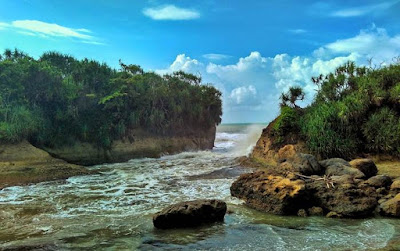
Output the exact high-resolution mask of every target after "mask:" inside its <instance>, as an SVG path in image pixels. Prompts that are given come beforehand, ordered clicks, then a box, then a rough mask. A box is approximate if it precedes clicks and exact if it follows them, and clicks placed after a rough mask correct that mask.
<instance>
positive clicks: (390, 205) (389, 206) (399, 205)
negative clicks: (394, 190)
mask: <svg viewBox="0 0 400 251" xmlns="http://www.w3.org/2000/svg"><path fill="white" fill-rule="evenodd" d="M380 209H381V214H383V215H387V216H393V217H400V193H399V194H397V195H396V196H395V197H394V198H392V199H390V200H387V201H385V202H383V203H382V204H381V205H380Z"/></svg>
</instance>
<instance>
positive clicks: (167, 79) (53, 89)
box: [0, 50, 222, 148]
mask: <svg viewBox="0 0 400 251" xmlns="http://www.w3.org/2000/svg"><path fill="white" fill-rule="evenodd" d="M120 66H121V69H120V70H115V69H112V68H110V67H109V66H108V65H106V64H104V63H99V62H97V61H94V60H90V59H86V58H85V59H83V60H77V59H75V58H74V57H72V56H69V55H64V54H60V53H57V52H47V53H44V54H43V55H42V56H41V57H40V58H39V59H34V58H32V57H30V56H28V55H27V54H25V53H22V52H20V51H18V50H14V51H11V50H6V51H5V52H4V54H3V55H2V56H1V57H0V90H1V93H0V142H18V141H21V140H23V139H28V140H30V141H31V142H34V143H36V144H38V145H44V146H49V147H55V146H60V145H64V144H73V143H74V142H75V141H81V142H89V143H92V144H95V145H97V146H99V147H102V148H110V147H111V143H112V142H113V141H114V140H116V139H122V138H126V137H128V136H129V135H130V134H131V133H132V131H133V130H135V129H138V128H140V129H142V130H145V131H147V132H149V133H154V134H158V135H185V134H188V133H192V132H193V131H196V130H205V129H209V128H210V127H211V126H215V125H216V124H219V123H220V122H221V115H222V108H221V106H222V104H221V93H220V92H219V91H218V90H217V89H216V88H214V87H212V86H211V85H209V84H201V78H199V77H197V76H194V75H192V74H188V73H184V72H176V73H173V74H167V75H165V76H160V75H158V74H156V73H154V72H145V71H144V70H143V69H142V68H141V67H140V66H138V65H134V64H132V65H126V64H124V63H122V62H120Z"/></svg>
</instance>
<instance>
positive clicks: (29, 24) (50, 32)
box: [11, 20, 93, 40]
mask: <svg viewBox="0 0 400 251" xmlns="http://www.w3.org/2000/svg"><path fill="white" fill-rule="evenodd" d="M11 25H12V26H13V27H15V28H19V29H22V30H27V31H30V32H33V33H36V34H41V35H47V36H53V37H73V38H79V39H84V40H91V39H93V37H92V36H90V35H87V34H85V33H84V32H83V31H82V29H80V31H79V30H78V29H72V28H68V27H65V26H61V25H58V24H52V23H45V22H42V21H38V20H16V21H13V22H12V23H11ZM86 32H87V30H86Z"/></svg>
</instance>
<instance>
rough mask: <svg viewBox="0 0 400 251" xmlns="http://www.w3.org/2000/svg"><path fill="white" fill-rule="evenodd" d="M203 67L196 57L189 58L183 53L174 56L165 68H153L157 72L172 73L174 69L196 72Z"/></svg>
mask: <svg viewBox="0 0 400 251" xmlns="http://www.w3.org/2000/svg"><path fill="white" fill-rule="evenodd" d="M202 68H204V65H203V63H201V62H199V61H198V60H196V59H191V58H190V57H187V56H186V55H185V54H179V55H178V56H176V58H175V60H174V62H173V63H172V64H171V65H170V66H169V67H168V68H166V69H161V70H155V72H157V73H158V74H166V73H172V72H175V71H186V72H191V73H197V72H198V71H201V70H202Z"/></svg>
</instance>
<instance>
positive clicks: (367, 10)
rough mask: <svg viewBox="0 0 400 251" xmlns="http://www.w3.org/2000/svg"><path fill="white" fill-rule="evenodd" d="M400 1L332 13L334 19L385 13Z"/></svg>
mask: <svg viewBox="0 0 400 251" xmlns="http://www.w3.org/2000/svg"><path fill="white" fill-rule="evenodd" d="M398 2H399V1H398V0H396V1H388V2H383V3H379V4H373V5H366V6H359V7H354V8H346V9H340V10H336V11H333V12H332V13H331V16H334V17H358V16H364V15H367V14H370V13H374V12H378V11H383V10H386V9H388V8H390V7H391V6H393V5H394V4H396V3H398Z"/></svg>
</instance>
